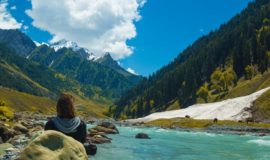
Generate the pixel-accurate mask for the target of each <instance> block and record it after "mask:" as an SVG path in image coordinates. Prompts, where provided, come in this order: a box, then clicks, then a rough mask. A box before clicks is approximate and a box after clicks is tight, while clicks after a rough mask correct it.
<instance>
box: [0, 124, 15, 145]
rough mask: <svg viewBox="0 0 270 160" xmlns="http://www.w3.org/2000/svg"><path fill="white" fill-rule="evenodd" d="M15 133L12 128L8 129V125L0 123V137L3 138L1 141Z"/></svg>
mask: <svg viewBox="0 0 270 160" xmlns="http://www.w3.org/2000/svg"><path fill="white" fill-rule="evenodd" d="M15 135H16V133H15V132H14V130H12V129H8V127H6V126H5V125H3V124H0V137H1V139H2V140H3V142H6V141H7V140H9V139H10V138H12V137H14V136H15Z"/></svg>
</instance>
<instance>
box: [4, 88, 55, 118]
mask: <svg viewBox="0 0 270 160" xmlns="http://www.w3.org/2000/svg"><path fill="white" fill-rule="evenodd" d="M0 100H3V101H5V103H6V106H8V107H10V109H11V110H13V111H19V112H20V111H41V112H42V113H44V114H51V113H54V112H55V109H54V106H55V102H54V101H53V100H51V99H49V98H45V97H39V96H33V95H30V94H27V93H23V92H18V91H15V90H12V89H8V88H3V87H1V88H0Z"/></svg>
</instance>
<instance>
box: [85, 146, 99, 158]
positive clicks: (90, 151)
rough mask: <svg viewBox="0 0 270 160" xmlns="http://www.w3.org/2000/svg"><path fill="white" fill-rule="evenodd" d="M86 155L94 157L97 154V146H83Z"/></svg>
mask: <svg viewBox="0 0 270 160" xmlns="http://www.w3.org/2000/svg"><path fill="white" fill-rule="evenodd" d="M84 148H85V150H86V153H87V155H91V156H93V155H95V154H96V153H97V146H96V145H95V144H91V143H90V144H84Z"/></svg>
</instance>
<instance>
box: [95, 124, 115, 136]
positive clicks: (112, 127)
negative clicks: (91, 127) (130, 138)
mask: <svg viewBox="0 0 270 160" xmlns="http://www.w3.org/2000/svg"><path fill="white" fill-rule="evenodd" d="M98 126H101V127H104V128H107V129H111V130H114V132H115V133H114V134H117V133H119V131H118V129H117V128H116V126H115V125H114V124H113V123H111V122H101V123H100V124H99V125H98Z"/></svg>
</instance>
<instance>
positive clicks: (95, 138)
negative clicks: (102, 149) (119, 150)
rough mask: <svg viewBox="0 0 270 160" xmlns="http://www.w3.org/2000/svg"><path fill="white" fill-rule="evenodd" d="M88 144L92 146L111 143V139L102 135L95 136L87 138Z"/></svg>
mask: <svg viewBox="0 0 270 160" xmlns="http://www.w3.org/2000/svg"><path fill="white" fill-rule="evenodd" d="M87 139H88V141H89V142H90V143H94V144H103V143H111V140H112V139H111V138H108V137H106V136H104V135H103V136H102V135H95V136H93V137H88V138H87Z"/></svg>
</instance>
